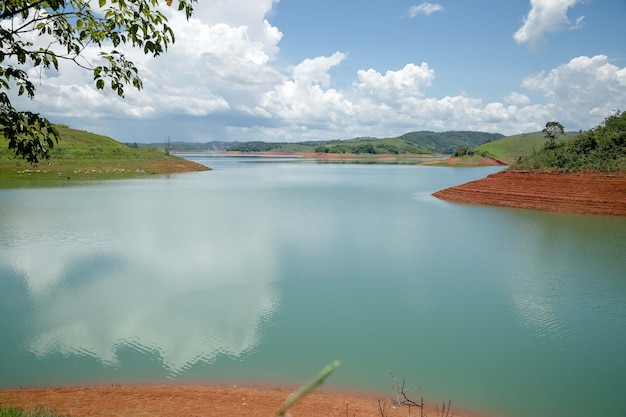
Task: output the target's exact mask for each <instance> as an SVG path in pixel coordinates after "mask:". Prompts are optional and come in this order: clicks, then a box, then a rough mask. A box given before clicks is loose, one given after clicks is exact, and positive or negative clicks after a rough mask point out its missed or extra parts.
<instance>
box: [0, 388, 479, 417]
mask: <svg viewBox="0 0 626 417" xmlns="http://www.w3.org/2000/svg"><path fill="white" fill-rule="evenodd" d="M290 392H292V391H290V390H288V389H279V388H252V387H250V388H245V387H234V386H196V385H166V386H124V385H115V386H106V387H105V386H90V387H72V388H32V389H13V390H0V404H2V405H6V406H18V407H21V408H25V409H36V408H38V407H40V408H41V407H44V408H46V409H51V410H54V411H56V412H58V413H62V414H66V415H70V416H72V417H83V416H84V417H147V416H150V417H161V416H163V417H166V416H167V417H173V416H187V417H192V416H211V417H233V416H249V417H261V416H263V417H272V416H273V414H274V412H275V411H276V410H277V409H278V407H279V406H280V405H281V404H282V402H283V401H284V400H285V398H287V396H288V395H289V393H290ZM380 404H381V406H382V407H384V410H385V415H386V416H389V417H406V416H407V415H408V414H407V413H408V411H409V409H408V407H406V406H405V407H395V408H394V407H392V406H391V404H390V403H389V401H385V399H381V402H380ZM378 407H379V399H377V398H375V397H374V396H365V395H358V394H349V393H342V392H328V391H324V390H321V391H315V392H313V393H312V394H309V395H308V396H306V397H305V398H304V399H302V400H301V401H300V402H299V403H298V404H296V405H295V406H294V407H293V408H291V409H290V414H291V415H292V416H293V417H299V416H311V417H333V416H337V417H369V416H372V417H376V416H380V415H381V413H380V411H379V408H378ZM410 411H411V414H412V415H416V416H419V415H420V412H419V410H418V409H415V408H413V407H412V408H411V410H410ZM452 412H453V413H454V415H455V416H457V417H463V416H465V417H478V416H479V415H478V414H471V413H467V412H464V411H461V410H458V409H456V408H455V407H454V404H453V405H452ZM439 413H441V406H440V407H439ZM426 414H427V415H430V416H436V415H438V414H437V410H436V409H435V408H434V407H433V408H432V409H431V410H427V413H426ZM450 414H452V413H450ZM483 417H484V416H483Z"/></svg>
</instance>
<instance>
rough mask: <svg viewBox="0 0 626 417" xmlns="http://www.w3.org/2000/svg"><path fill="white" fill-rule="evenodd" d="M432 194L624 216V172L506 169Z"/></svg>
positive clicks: (473, 201) (477, 201)
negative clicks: (562, 171) (560, 171)
mask: <svg viewBox="0 0 626 417" xmlns="http://www.w3.org/2000/svg"><path fill="white" fill-rule="evenodd" d="M433 195H434V196H435V197H437V198H440V199H442V200H447V201H452V202H456V203H468V204H484V205H491V206H503V207H516V208H525V209H533V210H545V211H555V212H561V213H580V214H599V215H611V216H626V173H625V172H621V173H603V172H589V171H585V172H573V173H557V172H529V171H509V170H507V171H501V172H498V173H496V174H492V175H489V176H487V177H486V178H483V179H480V180H476V181H471V182H468V183H466V184H462V185H458V186H455V187H450V188H446V189H445V190H441V191H438V192H436V193H434V194H433Z"/></svg>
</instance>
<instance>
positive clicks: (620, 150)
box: [512, 112, 626, 172]
mask: <svg viewBox="0 0 626 417" xmlns="http://www.w3.org/2000/svg"><path fill="white" fill-rule="evenodd" d="M512 168H516V169H531V170H556V171H564V172H570V171H585V170H592V171H603V172H616V171H626V113H620V112H616V113H615V114H613V115H611V116H609V117H607V118H606V119H605V120H604V122H603V123H602V124H600V125H598V126H596V127H594V128H593V129H591V130H589V131H587V132H581V133H580V134H577V135H575V137H573V138H570V139H569V140H560V141H555V142H550V141H545V142H544V144H543V146H542V147H541V148H539V149H535V150H533V151H532V152H530V153H529V154H528V155H524V156H522V157H521V158H519V160H517V162H516V163H515V164H514V165H513V166H512Z"/></svg>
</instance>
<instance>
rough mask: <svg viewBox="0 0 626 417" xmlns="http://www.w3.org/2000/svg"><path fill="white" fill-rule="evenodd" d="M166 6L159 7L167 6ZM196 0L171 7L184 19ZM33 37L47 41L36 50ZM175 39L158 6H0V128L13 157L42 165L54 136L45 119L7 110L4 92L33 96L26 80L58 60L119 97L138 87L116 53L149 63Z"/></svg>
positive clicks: (51, 2) (55, 1)
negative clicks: (130, 51) (91, 49)
mask: <svg viewBox="0 0 626 417" xmlns="http://www.w3.org/2000/svg"><path fill="white" fill-rule="evenodd" d="M172 1H173V0H166V3H167V6H171V5H172ZM196 2H197V0H178V10H179V11H181V12H184V13H185V15H186V17H187V19H189V18H190V17H191V14H192V12H193V3H196ZM33 35H35V36H38V37H39V38H40V39H42V40H43V39H45V40H46V44H47V46H46V47H40V46H36V45H35V44H34V43H33V42H32V41H31V40H30V39H32V38H33ZM174 40H175V39H174V32H173V30H172V28H171V27H170V26H169V25H168V21H167V18H166V16H165V15H164V14H163V13H162V12H161V11H160V9H159V0H98V6H97V7H96V5H95V2H93V1H90V0H0V129H1V132H2V133H3V134H4V138H5V139H6V140H8V142H9V149H12V150H13V151H14V153H15V155H16V156H18V157H21V158H24V159H26V160H27V161H28V162H30V163H33V164H36V163H37V162H38V161H39V160H40V159H41V158H49V155H48V150H49V149H50V148H52V147H53V146H54V143H56V142H58V141H59V133H58V131H57V130H56V129H55V128H54V125H53V124H52V123H50V121H48V120H47V119H46V118H45V117H42V116H40V115H39V114H36V113H33V112H29V111H20V110H17V109H15V108H14V107H13V105H12V103H11V99H10V98H9V95H8V94H7V92H8V91H9V90H11V89H16V90H17V94H18V95H19V96H22V95H26V96H27V97H28V98H31V99H32V98H34V97H35V84H34V83H33V82H32V81H31V79H30V75H29V73H28V71H29V70H31V69H36V70H39V71H43V70H48V69H52V68H53V69H54V70H57V71H58V69H59V62H60V61H61V60H66V61H70V62H72V63H73V64H76V65H77V66H79V67H81V68H83V69H86V70H88V71H92V72H93V79H94V83H95V86H96V88H97V89H104V88H105V86H106V85H107V82H108V86H109V88H111V89H112V90H113V91H115V92H116V93H117V94H118V95H119V96H120V97H124V87H125V86H127V85H130V86H132V87H134V88H136V89H138V90H141V88H142V81H141V78H140V76H139V72H138V70H137V67H136V66H135V64H134V63H133V62H132V61H130V60H129V59H127V58H126V57H125V56H124V54H123V53H122V52H120V51H119V50H118V49H119V48H120V47H121V46H123V45H128V46H131V47H133V48H139V49H141V50H143V52H144V53H145V54H146V55H152V56H154V57H156V56H159V55H161V54H162V53H164V52H165V51H166V50H167V47H168V45H169V44H171V43H173V42H174ZM90 45H91V46H96V47H98V48H99V50H100V53H99V60H98V61H97V62H95V63H91V62H89V61H88V60H87V59H86V58H85V57H84V52H85V49H86V48H87V47H88V46H90Z"/></svg>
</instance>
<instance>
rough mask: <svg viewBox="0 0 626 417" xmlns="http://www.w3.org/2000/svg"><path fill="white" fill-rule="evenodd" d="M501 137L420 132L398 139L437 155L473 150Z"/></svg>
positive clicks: (472, 132) (490, 134) (470, 132)
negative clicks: (457, 150) (459, 147)
mask: <svg viewBox="0 0 626 417" xmlns="http://www.w3.org/2000/svg"><path fill="white" fill-rule="evenodd" d="M503 137H504V135H502V134H500V133H486V132H474V131H449V132H431V131H427V130H423V131H420V132H410V133H405V134H404V135H402V136H400V139H404V140H406V141H407V142H410V143H413V144H415V145H418V146H423V147H426V148H429V149H432V150H433V151H435V152H437V153H442V154H451V153H453V152H454V149H455V148H456V147H457V146H467V147H468V148H473V147H476V146H478V145H482V144H483V143H487V142H491V141H494V140H497V139H501V138H503Z"/></svg>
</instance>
